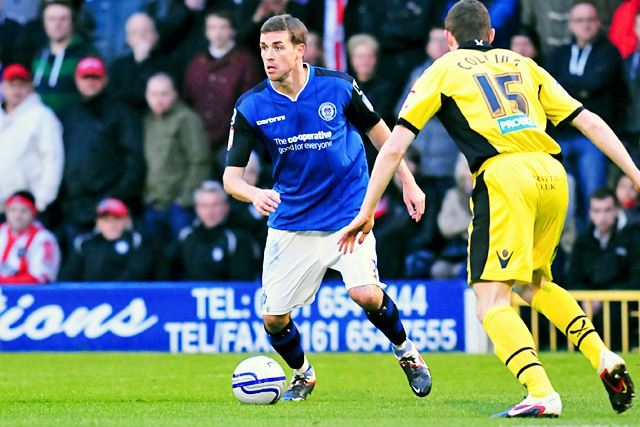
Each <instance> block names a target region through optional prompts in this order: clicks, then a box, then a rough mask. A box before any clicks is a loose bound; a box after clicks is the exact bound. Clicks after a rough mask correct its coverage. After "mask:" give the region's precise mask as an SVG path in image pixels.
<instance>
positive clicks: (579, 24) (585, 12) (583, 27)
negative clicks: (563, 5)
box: [569, 3, 600, 41]
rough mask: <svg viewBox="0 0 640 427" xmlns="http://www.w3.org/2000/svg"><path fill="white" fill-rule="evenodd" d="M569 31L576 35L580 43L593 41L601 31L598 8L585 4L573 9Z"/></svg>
mask: <svg viewBox="0 0 640 427" xmlns="http://www.w3.org/2000/svg"><path fill="white" fill-rule="evenodd" d="M569 29H571V32H572V33H573V34H575V36H576V38H577V39H578V41H589V40H591V39H593V38H594V37H595V36H596V34H598V30H599V29H600V19H598V11H597V10H596V8H595V7H593V6H591V5H590V4H586V3H583V4H579V5H577V6H575V7H574V8H573V9H571V15H570V17H569Z"/></svg>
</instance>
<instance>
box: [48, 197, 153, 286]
mask: <svg viewBox="0 0 640 427" xmlns="http://www.w3.org/2000/svg"><path fill="white" fill-rule="evenodd" d="M96 215H97V220H96V229H95V230H94V231H93V232H92V233H87V234H83V235H80V236H78V237H76V239H75V240H74V244H73V251H72V252H71V254H70V257H69V259H68V261H67V262H66V263H65V264H64V266H63V268H62V271H61V273H60V276H59V280H60V281H62V282H77V281H81V282H138V281H145V280H149V279H150V278H151V274H152V271H153V259H154V256H153V252H152V250H151V249H150V247H149V246H148V245H147V244H146V243H145V242H144V240H143V239H142V236H141V235H140V234H139V233H138V232H136V231H134V230H133V229H132V228H131V217H130V216H129V210H128V209H127V207H126V206H125V204H124V203H122V201H120V200H117V199H105V200H103V201H102V202H100V203H99V204H98V207H97V210H96Z"/></svg>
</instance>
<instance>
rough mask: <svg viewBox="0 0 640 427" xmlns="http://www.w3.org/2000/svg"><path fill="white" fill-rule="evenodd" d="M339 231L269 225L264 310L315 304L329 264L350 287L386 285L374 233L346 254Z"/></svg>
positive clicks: (286, 310)
mask: <svg viewBox="0 0 640 427" xmlns="http://www.w3.org/2000/svg"><path fill="white" fill-rule="evenodd" d="M338 234H339V231H284V230H276V229H273V228H269V233H268V235H267V244H266V247H265V250H264V265H263V273H262V291H263V295H262V314H271V315H281V314H286V313H289V312H290V311H291V310H293V309H294V308H298V307H302V306H305V305H309V304H311V303H312V302H313V301H314V300H315V297H316V292H318V288H319V287H320V282H321V281H322V278H323V277H324V274H325V273H326V271H327V269H328V268H331V269H333V270H337V271H339V272H340V274H341V275H342V280H343V281H344V284H345V286H346V287H347V290H349V289H351V288H355V287H357V286H363V285H376V286H379V287H380V288H383V289H384V288H385V287H386V285H384V284H383V283H381V282H380V279H379V277H378V257H377V256H376V240H375V238H374V237H373V233H370V234H369V235H368V236H367V238H366V239H365V241H364V243H363V244H362V245H358V244H356V246H355V248H354V250H353V253H348V254H346V255H343V254H342V252H340V251H338Z"/></svg>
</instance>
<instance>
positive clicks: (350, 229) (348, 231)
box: [338, 213, 373, 254]
mask: <svg viewBox="0 0 640 427" xmlns="http://www.w3.org/2000/svg"><path fill="white" fill-rule="evenodd" d="M372 229H373V215H371V216H366V215H364V214H362V213H359V214H358V216H356V217H355V218H354V219H353V221H351V223H350V224H349V225H347V226H346V227H345V228H343V229H342V230H340V238H339V240H338V250H339V251H340V252H342V253H343V254H346V253H347V252H349V253H353V248H354V247H355V244H356V239H357V240H358V243H359V244H362V243H363V242H364V239H365V237H367V234H369V233H371V230H372ZM358 235H359V236H360V237H359V238H358Z"/></svg>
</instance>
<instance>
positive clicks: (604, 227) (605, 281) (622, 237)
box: [566, 187, 640, 348]
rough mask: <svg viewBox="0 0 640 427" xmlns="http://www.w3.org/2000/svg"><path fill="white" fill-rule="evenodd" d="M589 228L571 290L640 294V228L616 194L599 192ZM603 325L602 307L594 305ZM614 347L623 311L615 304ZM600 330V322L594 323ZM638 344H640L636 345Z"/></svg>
mask: <svg viewBox="0 0 640 427" xmlns="http://www.w3.org/2000/svg"><path fill="white" fill-rule="evenodd" d="M589 204H590V209H589V218H590V220H591V223H590V224H589V227H587V229H585V230H584V231H583V232H582V233H580V234H579V235H578V238H577V239H576V241H575V243H574V245H573V251H572V256H571V265H570V269H569V276H568V277H569V280H568V281H567V286H566V287H567V288H569V289H579V290H591V291H596V290H607V291H611V290H640V263H638V259H640V224H639V223H637V222H629V221H628V219H627V216H626V214H625V212H624V211H623V210H622V209H621V207H620V202H619V201H618V198H617V197H616V194H615V192H614V191H613V190H611V189H609V188H607V187H601V188H599V189H597V190H596V191H595V192H594V193H593V194H592V195H591V197H590V201H589ZM593 308H594V313H595V314H596V318H595V319H596V320H597V321H601V320H602V319H601V313H600V310H601V308H602V303H601V302H599V301H595V302H594V307H593ZM611 322H612V329H611V330H612V333H613V344H614V347H617V348H619V343H620V339H621V337H620V307H619V305H618V304H613V305H612V308H611ZM594 323H595V324H596V327H598V322H594ZM636 342H637V341H636Z"/></svg>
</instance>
